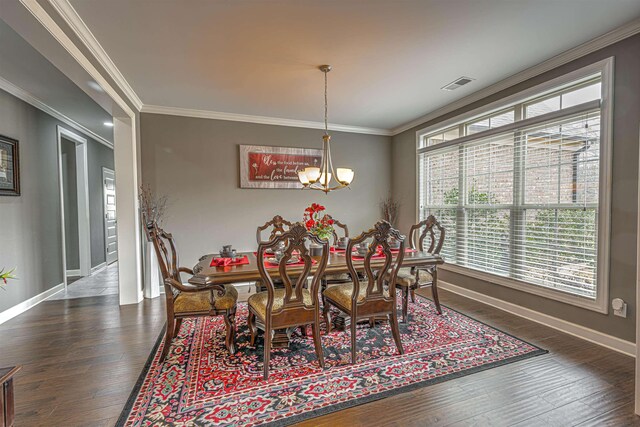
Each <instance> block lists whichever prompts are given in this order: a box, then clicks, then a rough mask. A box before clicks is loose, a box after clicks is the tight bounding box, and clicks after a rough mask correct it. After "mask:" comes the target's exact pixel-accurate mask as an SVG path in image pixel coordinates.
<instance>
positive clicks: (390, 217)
mask: <svg viewBox="0 0 640 427" xmlns="http://www.w3.org/2000/svg"><path fill="white" fill-rule="evenodd" d="M380 210H381V211H382V219H384V220H385V221H389V222H390V223H391V225H393V226H395V225H396V221H397V220H398V213H399V212H400V202H398V201H396V200H393V198H392V197H391V196H387V197H386V198H384V199H382V201H381V202H380Z"/></svg>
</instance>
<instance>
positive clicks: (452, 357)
mask: <svg viewBox="0 0 640 427" xmlns="http://www.w3.org/2000/svg"><path fill="white" fill-rule="evenodd" d="M442 308H443V315H442V316H439V315H438V314H437V312H436V310H435V307H434V306H433V303H432V302H431V301H430V300H426V299H422V298H418V301H417V303H416V304H413V303H411V304H409V316H410V317H409V320H410V322H409V324H408V325H405V324H403V323H400V332H401V334H402V343H403V346H404V350H405V354H404V355H399V354H398V353H397V350H396V347H395V345H394V343H393V338H392V336H391V331H390V329H389V326H388V325H387V324H382V325H376V327H375V328H373V329H372V328H370V327H369V326H368V325H364V324H363V325H362V326H358V363H357V364H355V365H350V364H349V361H350V333H349V332H348V331H344V332H343V331H336V330H334V331H332V332H331V333H330V334H329V335H324V331H323V335H322V345H323V347H324V354H325V363H326V368H325V369H324V370H322V369H320V367H319V366H318V364H317V361H316V356H315V352H314V347H313V340H312V338H311V336H310V334H309V336H308V337H304V336H302V335H301V334H299V333H297V332H295V333H294V335H293V337H292V342H291V344H290V348H289V349H284V350H277V351H276V350H274V351H272V353H271V364H270V376H269V381H264V380H263V379H262V352H263V347H262V333H260V334H259V335H258V339H257V348H251V347H250V346H249V332H248V328H247V325H246V318H247V306H246V304H240V305H239V306H238V311H237V324H238V336H237V348H238V351H237V352H236V354H235V355H234V356H229V354H228V353H227V352H226V350H225V347H224V336H225V327H224V321H223V319H222V317H220V316H218V317H212V318H197V319H185V321H184V322H183V324H182V328H181V330H180V334H179V336H178V337H177V338H175V339H174V341H173V344H172V348H171V350H170V351H169V355H168V356H167V359H166V360H165V362H164V363H162V364H161V363H159V357H160V354H161V351H162V336H160V338H159V340H158V343H157V344H156V347H155V348H154V350H153V352H152V354H151V356H150V358H149V361H148V362H147V365H146V366H145V368H144V370H143V372H142V374H141V375H140V379H139V380H138V383H137V384H136V386H135V388H134V390H133V391H132V393H131V396H130V398H129V401H128V402H127V404H126V405H125V408H124V410H123V412H122V415H121V416H120V419H119V421H118V424H117V425H118V426H210V425H211V426H218V425H219V426H264V425H270V426H273V425H289V424H292V423H295V422H297V421H302V420H304V419H309V418H312V417H316V416H319V415H323V414H326V413H329V412H333V411H337V410H340V409H344V408H348V407H351V406H355V405H359V404H362V403H366V402H371V401H373V400H377V399H381V398H384V397H387V396H391V395H394V394H398V393H402V392H405V391H409V390H412V389H415V388H418V387H424V386H427V385H430V384H434V383H437V382H442V381H446V380H449V379H452V378H456V377H460V376H464V375H468V374H471V373H474V372H478V371H481V370H485V369H489V368H493V367H496V366H499V365H504V364H507V363H511V362H515V361H518V360H522V359H525V358H528V357H532V356H536V355H539V354H543V353H546V351H545V350H542V349H540V348H538V347H536V346H534V345H531V344H529V343H526V342H524V341H522V340H520V339H517V338H515V337H513V336H511V335H509V334H506V333H504V332H501V331H498V330H496V329H494V328H492V327H490V326H488V325H485V324H483V323H481V322H478V321H476V320H473V319H471V318H469V317H467V316H465V315H463V314H461V313H458V312H456V311H454V310H452V309H449V308H447V307H444V306H443V307H442ZM309 332H310V331H309Z"/></svg>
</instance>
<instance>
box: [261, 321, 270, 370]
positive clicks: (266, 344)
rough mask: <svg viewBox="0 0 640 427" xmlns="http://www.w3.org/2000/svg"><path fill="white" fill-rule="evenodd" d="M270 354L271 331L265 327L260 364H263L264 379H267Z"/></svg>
mask: <svg viewBox="0 0 640 427" xmlns="http://www.w3.org/2000/svg"><path fill="white" fill-rule="evenodd" d="M270 356H271V331H270V330H269V329H268V328H267V329H265V331H264V357H263V358H262V364H263V365H264V366H263V368H264V373H263V376H264V379H265V381H266V380H268V379H269V357H270Z"/></svg>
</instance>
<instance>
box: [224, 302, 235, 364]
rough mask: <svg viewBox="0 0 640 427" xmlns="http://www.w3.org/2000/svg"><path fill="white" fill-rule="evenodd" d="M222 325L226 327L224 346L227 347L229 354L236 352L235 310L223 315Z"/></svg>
mask: <svg viewBox="0 0 640 427" xmlns="http://www.w3.org/2000/svg"><path fill="white" fill-rule="evenodd" d="M224 323H225V325H226V326H227V336H226V337H225V341H224V344H225V345H226V347H227V351H228V352H229V354H234V353H235V352H236V313H235V310H233V311H231V310H227V311H226V312H225V313H224Z"/></svg>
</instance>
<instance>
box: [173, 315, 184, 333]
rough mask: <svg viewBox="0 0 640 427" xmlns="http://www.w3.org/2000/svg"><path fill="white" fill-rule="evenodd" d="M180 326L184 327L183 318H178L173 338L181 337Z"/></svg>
mask: <svg viewBox="0 0 640 427" xmlns="http://www.w3.org/2000/svg"><path fill="white" fill-rule="evenodd" d="M180 326H182V317H178V318H177V319H176V326H175V328H174V329H173V336H174V337H177V336H178V335H180Z"/></svg>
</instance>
